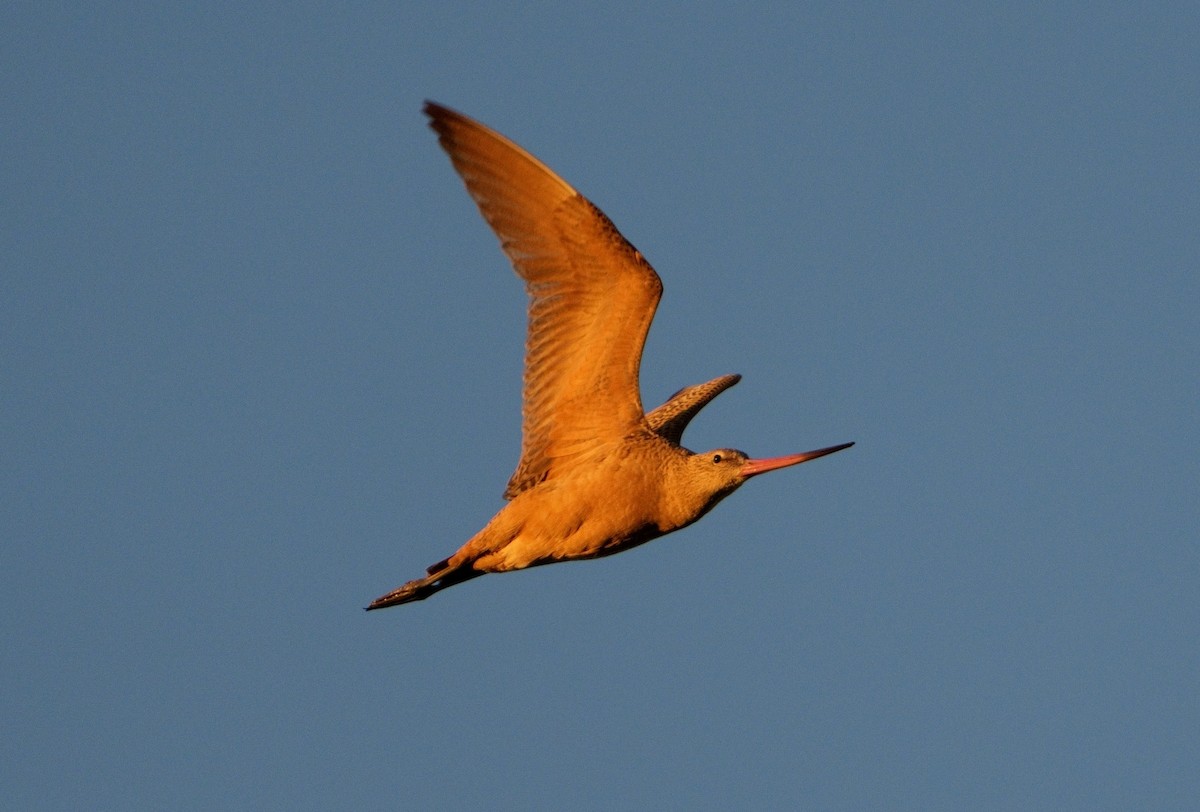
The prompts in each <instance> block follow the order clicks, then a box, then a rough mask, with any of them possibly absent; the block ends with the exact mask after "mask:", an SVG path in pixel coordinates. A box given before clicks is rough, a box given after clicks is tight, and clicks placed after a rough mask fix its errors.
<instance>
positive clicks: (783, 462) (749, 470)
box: [742, 443, 854, 477]
mask: <svg viewBox="0 0 1200 812" xmlns="http://www.w3.org/2000/svg"><path fill="white" fill-rule="evenodd" d="M852 445H854V443H842V444H841V445H831V446H830V447H829V448H820V449H817V450H816V451H805V452H804V453H803V454H789V455H788V456H786V457H769V458H767V459H764V460H746V462H745V463H744V464H743V465H742V476H744V477H752V476H758V475H759V474H765V473H766V472H767V471H774V470H775V469H776V468H787V467H788V466H789V465H799V464H800V463H802V462H808V461H809V460H815V459H816V458H817V457H824V456H825V455H826V454H833V453H834V452H836V451H841V450H842V449H843V448H849V447H850V446H852Z"/></svg>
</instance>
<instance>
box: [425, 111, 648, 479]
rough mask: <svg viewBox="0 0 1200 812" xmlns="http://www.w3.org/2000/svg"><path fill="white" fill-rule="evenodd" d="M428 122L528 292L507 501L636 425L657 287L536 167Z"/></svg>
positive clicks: (462, 121)
mask: <svg viewBox="0 0 1200 812" xmlns="http://www.w3.org/2000/svg"><path fill="white" fill-rule="evenodd" d="M425 113H426V115H428V116H429V118H430V126H431V127H432V128H433V129H434V131H435V132H437V134H438V141H439V142H440V143H441V145H442V148H443V149H445V150H446V152H447V153H449V155H450V160H451V162H452V163H453V164H454V168H455V169H456V170H457V171H458V174H459V175H461V176H462V178H463V180H464V181H465V182H466V185H467V191H468V192H469V193H470V195H471V197H472V198H474V200H475V202H476V204H478V206H479V211H480V212H481V213H482V214H483V219H484V220H486V221H487V223H488V225H489V226H491V228H492V230H493V231H494V232H496V235H497V236H498V237H499V238H500V247H501V248H502V249H503V250H504V253H505V254H507V255H508V258H509V259H510V260H511V261H512V264H513V268H514V269H515V270H516V272H517V275H518V276H520V277H521V278H522V279H524V280H525V289H526V291H527V292H528V293H529V298H530V305H529V331H528V334H527V337H526V342H525V391H524V407H523V417H524V425H523V437H522V444H521V461H520V463H519V464H518V465H517V470H516V472H515V473H514V474H513V476H512V479H511V480H509V483H508V489H507V490H506V491H505V494H504V495H505V497H506V498H509V499H511V498H512V497H513V496H515V495H516V494H518V493H520V492H521V491H523V490H525V489H526V488H529V487H532V486H533V485H535V484H537V483H539V482H541V481H543V480H545V479H547V478H551V477H554V476H557V475H559V474H561V472H562V471H564V470H566V469H567V468H569V467H570V466H571V464H572V460H574V459H578V458H579V456H580V455H582V454H585V453H586V452H587V451H589V450H590V449H592V448H595V447H596V446H598V445H602V444H605V443H609V442H615V441H620V440H621V439H622V438H624V437H626V436H628V435H629V434H630V433H631V432H633V431H636V430H637V429H638V428H640V427H644V422H643V412H642V400H641V395H640V392H639V389H638V367H639V365H640V363H641V358H642V347H643V345H644V344H645V341H646V333H647V331H649V329H650V322H651V320H652V319H653V318H654V310H655V308H656V307H657V306H658V300H659V297H660V296H661V295H662V282H661V281H660V280H659V278H658V274H656V273H655V272H654V269H653V268H651V267H650V264H649V263H648V262H646V260H645V259H643V258H642V255H641V254H640V253H638V251H637V249H635V248H634V247H633V246H632V245H630V244H629V242H628V241H627V240H626V239H625V238H624V237H622V236H621V233H620V232H619V231H617V229H616V226H614V225H613V224H612V221H611V220H609V219H608V217H606V216H605V215H604V212H602V211H600V209H598V208H596V207H595V206H594V205H592V203H591V202H590V201H588V200H587V198H585V197H583V195H581V194H579V193H578V192H577V191H575V190H574V189H573V188H571V186H570V185H568V184H567V183H566V181H564V180H563V179H562V178H560V177H558V175H556V174H554V172H552V171H551V170H550V169H549V168H548V167H547V166H546V165H545V164H543V163H542V162H541V161H539V160H538V159H537V158H535V157H533V156H532V155H530V154H529V153H528V152H526V151H525V150H524V149H522V148H521V147H519V146H517V145H516V144H514V143H513V142H512V141H509V140H508V139H507V138H505V137H504V136H502V135H500V134H499V133H497V132H494V131H493V130H491V129H489V128H488V127H485V126H484V125H482V124H480V123H479V122H477V121H474V120H472V119H470V118H467V117H466V116H464V115H462V114H460V113H457V112H455V111H453V110H449V109H447V108H445V107H442V106H441V105H438V104H434V103H433V102H426V104H425Z"/></svg>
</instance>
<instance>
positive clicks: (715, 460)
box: [713, 454, 721, 462]
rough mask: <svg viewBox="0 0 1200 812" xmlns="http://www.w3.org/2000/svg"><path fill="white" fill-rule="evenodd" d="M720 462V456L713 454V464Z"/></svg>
mask: <svg viewBox="0 0 1200 812" xmlns="http://www.w3.org/2000/svg"><path fill="white" fill-rule="evenodd" d="M720 461H721V455H720V454H713V462H720Z"/></svg>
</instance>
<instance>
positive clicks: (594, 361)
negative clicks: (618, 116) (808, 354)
mask: <svg viewBox="0 0 1200 812" xmlns="http://www.w3.org/2000/svg"><path fill="white" fill-rule="evenodd" d="M425 114H426V115H427V116H429V126H430V127H432V128H433V130H434V132H436V133H437V136H438V141H439V143H440V144H441V146H442V148H443V149H444V150H445V151H446V152H447V153H448V154H449V155H450V161H451V163H452V164H453V165H454V168H455V169H456V170H457V171H458V174H459V175H461V176H462V179H463V181H464V182H465V183H466V186H467V192H468V193H469V194H470V195H471V197H472V198H473V199H474V200H475V203H476V204H477V205H478V206H479V211H480V213H481V214H482V215H483V219H484V220H486V221H487V224H488V225H489V226H491V229H492V231H494V232H495V233H496V236H497V237H499V238H500V247H501V248H502V249H503V251H504V253H505V254H507V255H508V258H509V260H510V261H511V262H512V265H513V268H514V269H515V270H516V272H517V275H518V276H520V277H521V279H523V280H524V281H525V289H526V291H527V292H528V294H529V299H530V304H529V325H528V333H527V336H526V342H525V379H524V393H523V409H522V417H523V427H522V428H523V434H522V442H521V459H520V462H519V463H518V464H517V469H516V471H515V472H514V473H513V475H512V478H511V479H510V480H509V482H508V488H507V489H506V490H505V492H504V497H505V499H508V500H509V502H508V504H507V505H505V506H504V507H503V508H502V509H501V510H500V512H499V513H497V514H496V515H495V516H494V517H492V520H491V521H490V522H488V523H487V526H485V527H484V528H483V529H482V530H480V531H479V532H478V533H476V534H475V536H474V537H472V538H471V539H470V540H469V541H467V543H466V544H464V545H463V546H462V547H460V548H459V549H458V551H457V552H455V553H454V554H453V555H451V556H449V557H448V558H444V559H442V560H441V561H439V562H437V563H436V564H433V565H432V566H430V567H429V568H428V569H427V570H426V574H425V575H424V576H423V577H421V578H417V579H415V580H412V581H409V582H408V583H406V584H404V585H403V586H401V587H399V588H398V589H395V590H393V591H391V592H389V593H388V594H386V595H383V596H382V597H380V598H378V599H376V600H375V601H373V602H372V603H371V605H370V606H368V607H367V609H382V608H384V607H386V606H395V605H397V604H401V603H410V602H412V601H419V600H424V599H425V598H428V597H429V596H430V595H432V594H434V593H435V592H439V591H441V590H443V589H445V588H447V587H451V586H454V585H456V584H461V583H462V582H464V581H469V580H471V579H472V578H476V577H478V576H480V575H484V574H487V573H492V572H508V571H510V570H520V569H525V568H527V567H536V566H541V565H542V564H554V563H557V562H559V561H575V560H580V559H587V558H599V557H601V556H606V555H613V554H614V553H619V552H623V551H624V550H628V549H630V548H631V547H636V546H637V545H639V544H644V543H645V542H647V541H650V540H652V539H655V538H658V537H659V536H662V535H665V534H667V533H670V532H672V531H675V530H679V529H680V528H682V527H687V526H688V525H689V524H691V523H692V522H694V521H696V520H697V519H699V518H700V517H701V516H703V515H704V514H705V513H707V512H708V511H709V510H711V509H712V508H713V506H714V505H716V504H717V503H718V502H720V501H721V500H722V499H724V498H725V497H726V496H728V495H729V494H731V493H733V492H734V491H735V490H737V489H738V488H739V487H740V486H741V485H742V483H744V482H745V481H746V480H747V479H749V478H750V477H753V476H757V475H759V474H762V473H766V472H767V471H774V470H776V469H779V468H785V467H787V466H789V465H797V464H799V463H802V462H807V461H808V460H813V459H816V458H817V457H823V456H825V455H826V454H832V453H834V452H835V451H841V450H842V449H844V448H849V447H850V446H852V445H853V443H842V444H841V445H835V446H830V447H828V448H822V449H818V450H816V451H807V452H804V453H801V454H791V455H788V456H784V457H774V458H769V459H750V458H749V457H748V456H747V455H746V454H745V453H743V452H741V451H736V450H734V449H730V448H721V449H717V450H714V451H707V452H705V453H702V454H694V453H692V452H691V451H689V450H687V449H686V448H684V447H683V446H681V445H680V442H681V440H682V438H683V431H684V429H685V428H686V427H687V425H688V423H689V422H690V421H691V419H692V418H693V417H694V416H695V415H696V413H697V412H698V411H700V409H702V408H703V407H704V406H705V405H706V404H708V402H709V401H711V400H712V399H713V398H714V397H716V396H717V395H719V394H720V393H721V392H723V391H725V390H726V389H728V388H729V387H731V386H733V385H734V384H736V383H737V382H738V381H739V380H740V378H741V376H739V375H725V376H722V377H720V378H714V379H713V380H711V381H708V382H707V383H702V384H698V385H696V386H689V387H687V388H685V389H682V390H680V391H679V392H677V393H676V394H675V395H673V396H672V397H671V398H670V399H669V400H668V401H667V402H666V403H664V404H663V405H662V406H659V407H658V408H657V409H654V410H653V411H651V412H649V413H645V412H644V411H643V409H642V400H641V395H640V389H639V383H638V366H639V364H640V363H641V357H642V347H643V345H644V343H645V341H646V333H647V331H648V330H649V329H650V321H651V320H652V319H653V318H654V311H655V308H657V306H658V300H659V297H660V296H661V295H662V282H661V281H660V280H659V278H658V274H656V273H655V272H654V269H653V268H651V267H650V263H648V262H646V260H645V259H644V258H643V257H642V255H641V254H640V253H639V252H638V250H637V249H636V248H634V247H633V246H632V245H630V244H629V242H628V241H627V240H626V239H625V238H624V237H622V236H621V233H620V232H619V231H617V228H616V226H614V225H613V224H612V221H611V220H609V219H608V217H606V216H605V214H604V212H602V211H600V209H598V208H596V206H594V205H593V204H592V203H591V202H590V201H589V200H588V199H587V198H585V197H584V196H583V195H581V194H579V192H577V191H575V189H573V188H572V187H571V186H570V185H569V184H568V183H567V182H566V181H564V180H563V179H562V178H560V177H559V176H558V175H556V174H555V173H554V172H553V171H552V170H551V169H550V168H549V167H547V166H546V165H545V164H543V163H542V162H541V161H539V160H538V159H537V158H535V157H533V156H532V155H530V154H529V153H528V152H526V151H525V150H524V149H522V148H521V147H519V146H518V145H516V144H515V143H513V142H512V141H510V140H508V139H507V138H505V137H504V136H502V135H500V134H499V133H497V132H495V131H494V130H491V129H490V128H488V127H486V126H484V125H483V124H480V123H479V122H478V121H474V120H473V119H470V118H468V117H466V116H464V115H462V114H461V113H458V112H455V111H454V110H450V109H449V108H446V107H443V106H441V105H440V104H435V103H433V102H426V103H425Z"/></svg>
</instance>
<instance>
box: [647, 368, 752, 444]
mask: <svg viewBox="0 0 1200 812" xmlns="http://www.w3.org/2000/svg"><path fill="white" fill-rule="evenodd" d="M741 379H742V376H741V375H722V376H721V377H720V378H713V379H712V380H711V381H708V382H706V383H698V384H696V385H695V386H686V387H684V388H683V389H680V390H679V391H678V392H676V393H675V394H673V395H671V397H670V398H668V399H667V402H666V403H664V404H663V405H662V406H659V407H658V408H657V409H655V410H654V411H652V412H649V413H648V414H647V415H646V422H647V423H648V424H649V425H650V428H651V430H653V431H655V432H657V433H658V435H659V436H660V437H663V438H664V439H666V440H669V441H670V442H672V443H674V444H675V445H679V444H680V442H681V441H682V440H683V430H684V429H686V428H687V425H688V423H690V422H692V418H693V417H695V416H696V413H697V412H699V411H700V410H701V409H703V408H704V407H705V406H707V405H708V403H709V401H711V400H712V399H713V398H715V397H716V396H717V395H719V394H721V393H722V392H724V391H725V390H726V389H728V388H729V387H731V386H733V385H734V384H735V383H737V382H738V381H740V380H741Z"/></svg>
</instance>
